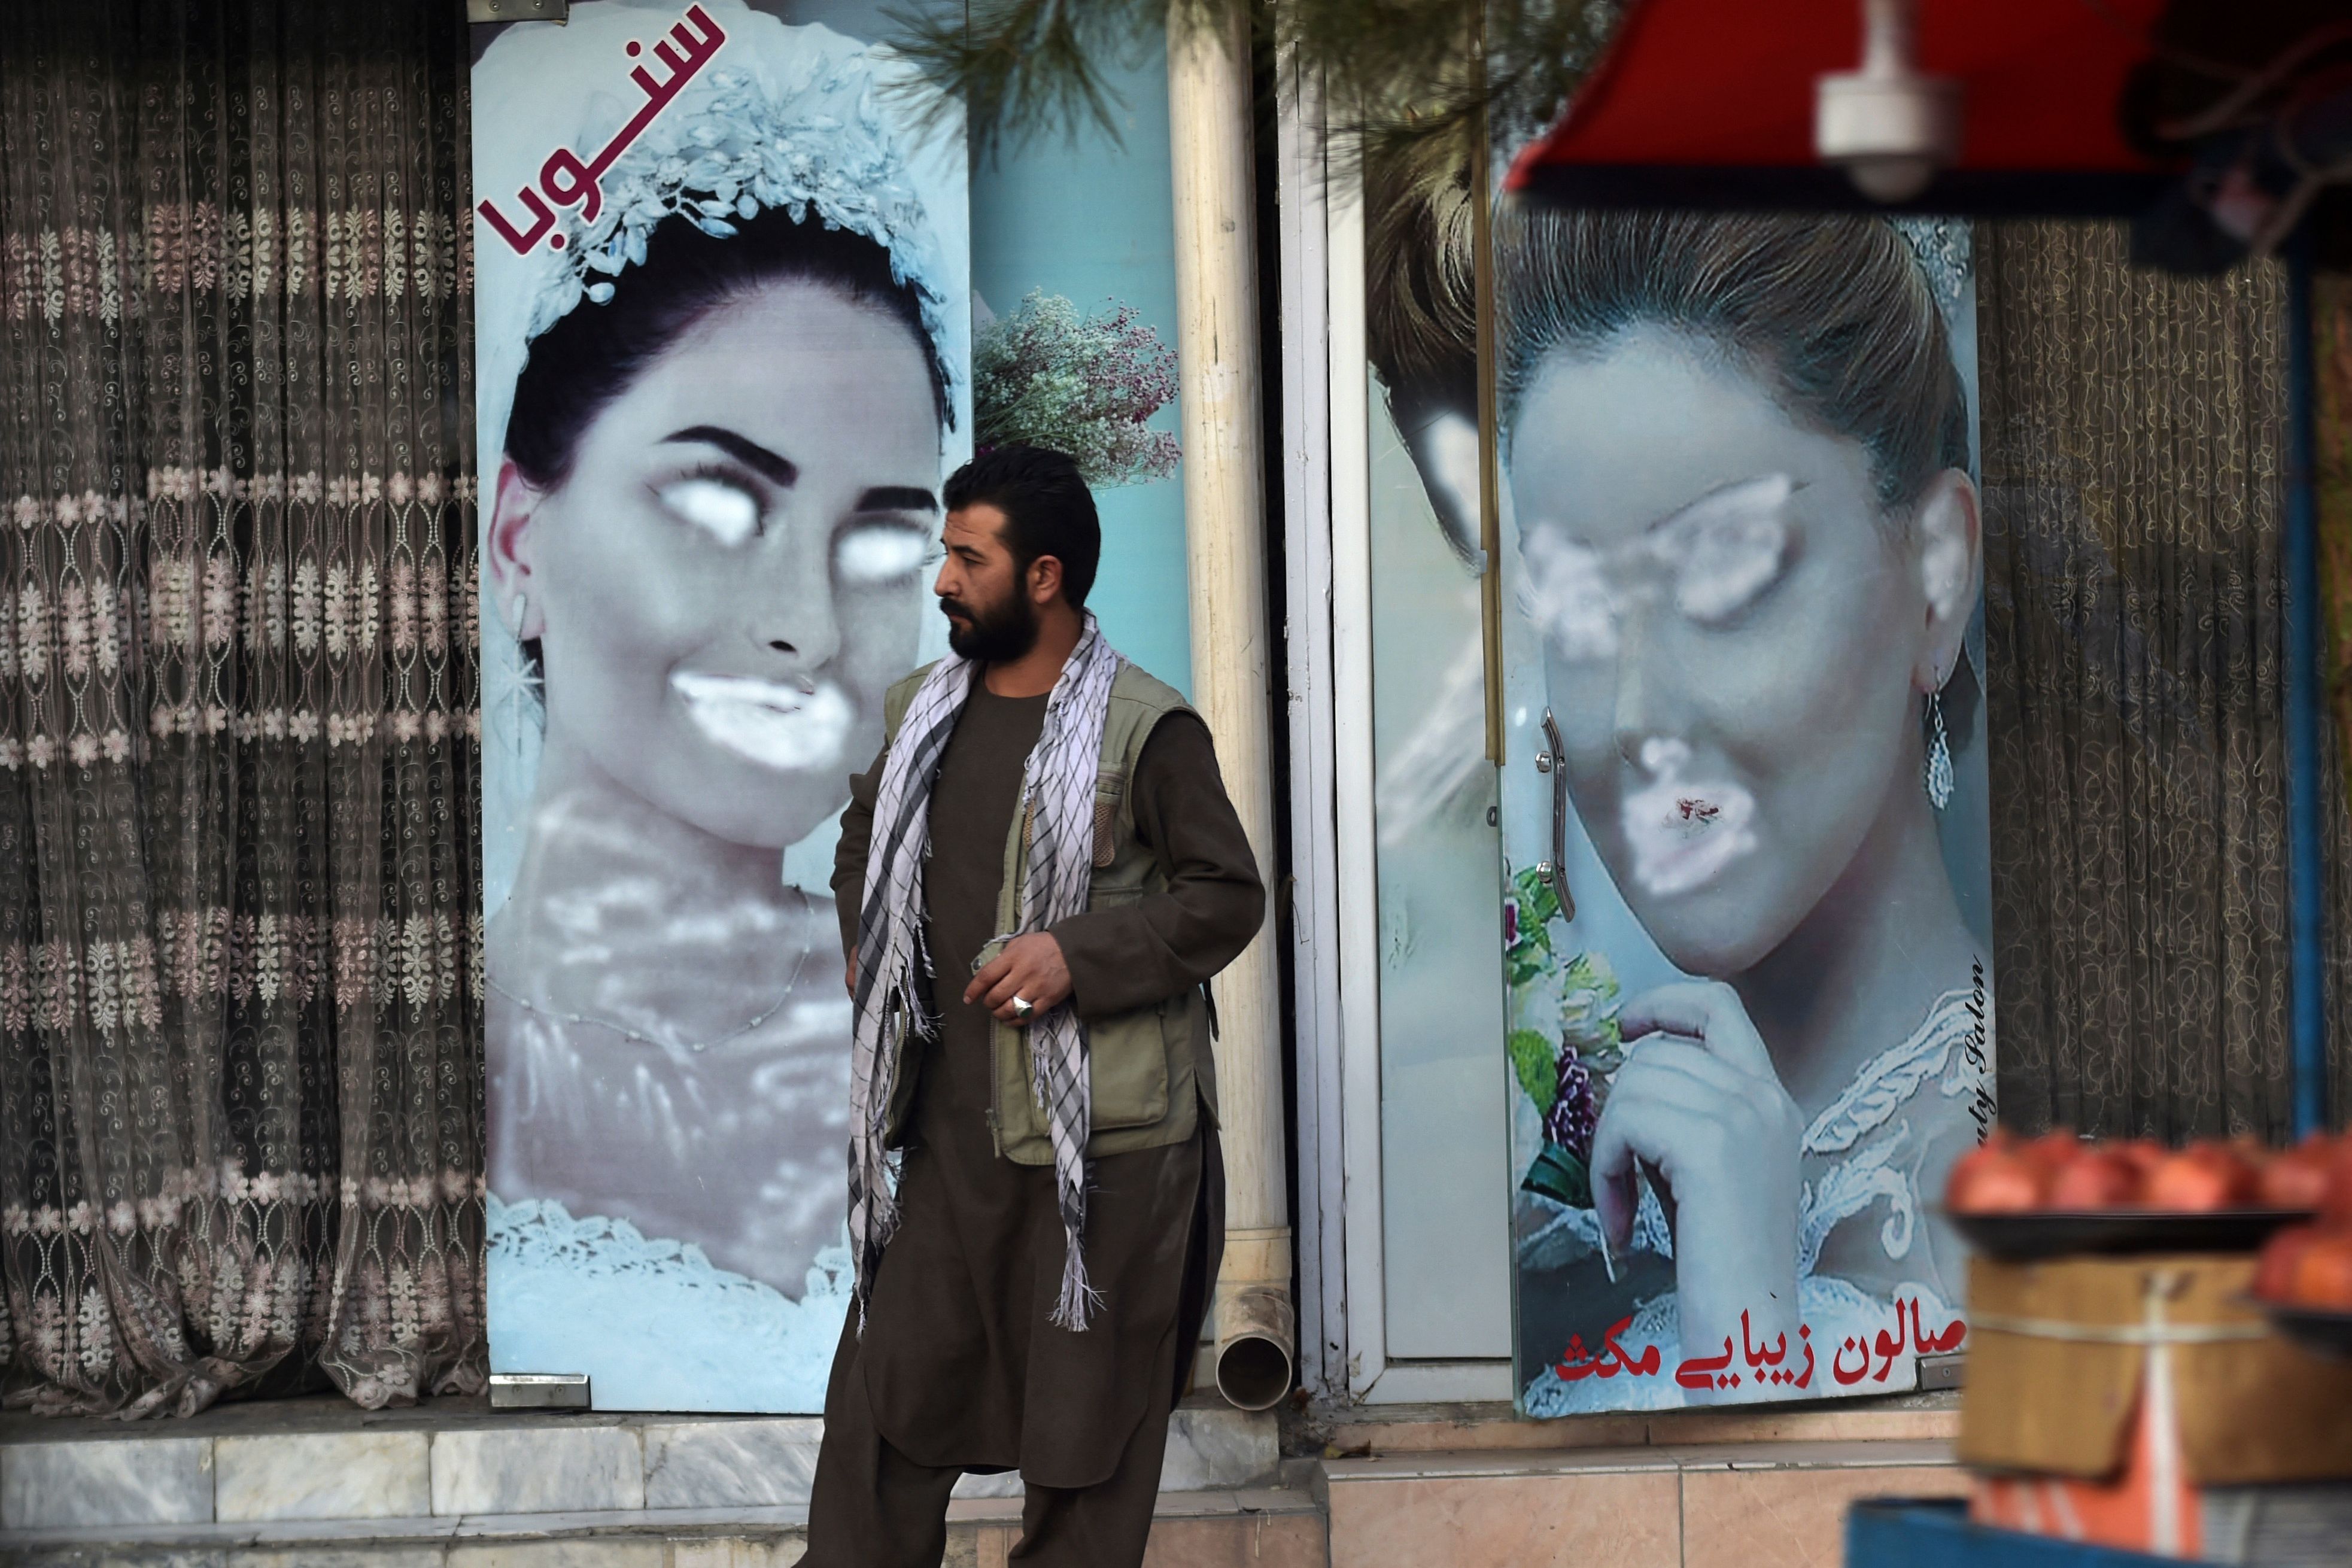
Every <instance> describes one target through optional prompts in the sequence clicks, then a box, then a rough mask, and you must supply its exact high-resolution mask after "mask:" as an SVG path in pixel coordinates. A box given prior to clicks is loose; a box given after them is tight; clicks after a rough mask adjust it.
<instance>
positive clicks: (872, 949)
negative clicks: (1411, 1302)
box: [803, 447, 1265, 1568]
mask: <svg viewBox="0 0 2352 1568" xmlns="http://www.w3.org/2000/svg"><path fill="white" fill-rule="evenodd" d="M946 502H947V526H946V531H945V541H944V542H945V544H946V547H947V560H946V563H945V564H944V565H943V566H941V568H940V575H939V581H938V583H937V584H935V586H934V592H936V593H937V594H938V595H939V597H940V609H941V610H943V611H944V612H945V613H946V615H947V616H948V622H949V626H950V632H949V646H950V647H951V648H952V649H953V650H954V652H953V655H952V656H951V657H950V658H945V659H942V660H940V662H939V663H938V664H935V665H932V666H930V667H929V668H927V669H923V670H918V671H917V672H915V673H914V674H913V675H910V676H908V678H907V679H905V680H902V681H900V682H899V683H898V685H897V686H895V687H893V688H892V689H891V690H890V693H889V696H888V698H887V701H886V704H885V710H884V721H885V727H884V735H885V740H884V743H883V750H882V754H881V755H880V756H879V757H877V759H876V760H875V763H874V765H873V767H872V768H871V769H869V770H868V771H867V772H866V773H864V774H862V775H860V776H858V777H857V778H856V779H854V780H853V781H852V795H851V800H850V805H849V808H848V809H847V811H845V813H844V814H843V816H842V832H841V844H840V848H839V849H838V851H837V852H836V854H835V860H834V875H833V888H834V893H835V897H836V898H837V899H838V900H839V902H840V910H841V919H842V941H843V945H844V947H845V949H846V950H847V952H848V955H849V974H848V982H849V988H850V992H851V994H852V996H853V997H854V998H855V1002H856V1013H857V1026H856V1047H855V1050H854V1056H853V1060H852V1066H851V1112H850V1137H851V1149H850V1245H851V1247H852V1248H853V1250H854V1251H855V1252H856V1256H857V1281H858V1308H857V1309H856V1310H853V1311H852V1313H851V1315H850V1321H849V1324H848V1326H847V1328H846V1330H845V1331H844V1333H843V1335H842V1341H841V1348H840V1351H839V1352H838V1353H837V1354H836V1356H835V1361H834V1367H833V1378H832V1382H831V1384H830V1386H829V1387H828V1389H827V1391H826V1394H825V1411H824V1447H823V1449H822V1450H821V1452H820V1455H819V1458H818V1461H817V1474H816V1485H815V1493H814V1499H813V1500H812V1503H811V1507H810V1517H809V1551H808V1555H807V1556H806V1557H805V1558H804V1559H803V1565H804V1568H900V1565H902V1564H903V1565H906V1568H914V1565H916V1564H921V1565H923V1568H931V1565H933V1564H936V1563H939V1561H940V1557H941V1555H942V1553H943V1552H944V1550H945V1546H946V1539H947V1527H946V1512H947V1505H948V1493H949V1490H950V1488H952V1487H953V1486H954V1484H955V1482H956V1479H957V1478H958V1477H959V1476H960V1475H961V1474H962V1473H963V1472H964V1471H966V1470H977V1471H983V1472H985V1471H1001V1470H1008V1469H1018V1470H1019V1471H1020V1472H1021V1476H1022V1479H1023V1481H1024V1485H1025V1488H1026V1493H1027V1499H1026V1502H1025V1503H1024V1509H1023V1514H1022V1525H1023V1533H1022V1541H1021V1544H1020V1545H1018V1546H1017V1547H1015V1548H1014V1549H1013V1554H1014V1555H1015V1556H1016V1557H1018V1558H1020V1559H1021V1560H1022V1561H1024V1562H1031V1563H1040V1564H1056V1565H1066V1568H1128V1565H1132V1564H1137V1563H1141V1561H1142V1559H1143V1550H1144V1542H1145V1540H1146V1538H1147V1537H1148V1536H1149V1534H1150V1528H1151V1511H1152V1501H1153V1499H1154V1498H1155V1497H1156V1496H1157V1494H1158V1491H1159V1483H1160V1458H1161V1450H1162V1449H1163V1447H1165V1445H1166V1442H1167V1436H1168V1413H1169V1409H1170V1407H1171V1405H1173V1403H1174V1402H1175V1400H1176V1398H1177V1396H1178V1395H1179V1394H1181V1391H1182V1388H1183V1385H1184V1382H1185V1379H1186V1375H1187V1373H1189V1372H1190V1370H1191V1365H1192V1353H1193V1346H1194V1343H1195V1342H1196V1341H1197V1340H1198V1338H1199V1336H1200V1327H1201V1319H1202V1313H1203V1311H1204V1310H1205V1308H1206V1303H1207V1300H1208V1294H1209V1291H1210V1289H1211V1287H1212V1285H1213V1283H1214V1280H1215V1277H1216V1269H1217V1262H1218V1258H1219V1256H1220V1254H1221V1253H1222V1250H1223V1163H1222V1159H1221V1156H1220V1153H1219V1151H1218V1146H1217V1136H1216V1117H1215V1109H1216V1085H1215V1068H1214V1063H1213V1060H1212V1058H1211V1055H1210V1036H1211V1032H1212V1027H1213V1023H1212V1020H1213V1012H1212V1009H1211V1006H1210V1004H1209V1000H1208V995H1207V992H1206V983H1207V981H1208V979H1209V977H1210V976H1212V975H1213V974H1214V973H1217V971H1219V970H1220V969H1222V968H1223V967H1224V966H1225V965H1226V964H1227V963H1231V962H1232V961H1233V959H1234V956H1235V955H1236V954H1238V953H1239V952H1241V950H1242V948H1243V947H1244V945H1246V944H1247V942H1249V939H1250V938H1251V936H1252V935H1253V934H1254V933H1255V931H1256V930H1257V927H1258V922H1259V921H1260V919H1261V918H1262V917H1263V915H1264V911H1265V891H1264V889H1263V888H1262V887H1261V885H1260V883H1259V880H1258V876H1257V871H1256V866H1255V858H1254V857H1253V856H1252V854H1251V851H1250V846H1249V841H1248V839H1247V838H1246V837H1244V834H1243V832H1242V826H1241V823H1240V820H1239V819H1238V818H1237V817H1236V816H1235V815H1234V808H1233V805H1232V803H1231V802H1230V801H1229V800H1227V798H1226V796H1225V792H1224V786H1223V783H1222V781H1221V780H1220V779H1219V777H1218V773H1217V761H1216V756H1215V753H1214V752H1213V750H1212V749H1211V746H1210V742H1209V731H1208V729H1207V727H1206V726H1205V725H1204V724H1202V721H1201V720H1200V718H1199V716H1198V715H1196V714H1195V713H1193V711H1192V710H1191V709H1190V708H1188V707H1186V706H1185V705H1184V701H1183V699H1182V698H1181V697H1180V696H1179V695H1178V694H1177V693H1176V692H1175V691H1173V690H1171V689H1169V688H1168V687H1166V686H1164V685H1162V684H1160V682H1159V681H1157V680H1154V679H1151V678H1150V676H1148V675H1146V674H1144V673H1143V672H1142V671H1141V670H1139V669H1138V668H1135V667H1134V666H1133V665H1130V664H1129V663H1128V662H1127V661H1126V660H1125V659H1123V658H1120V657H1119V656H1118V653H1117V652H1116V651H1114V650H1113V649H1112V647H1110V645H1109V644H1108V642H1107V641H1105V640H1104V638H1103V636H1102V633H1101V631H1100V630H1099V629H1098V628H1097V626H1096V624H1095V620H1094V617H1093V616H1090V615H1088V614H1087V610H1086V598H1087V589H1088V588H1090V587H1091V586H1092V585H1093V584H1094V578H1095V567H1096V563H1097V559H1098V558H1099V556H1100V554H1101V542H1102V532H1101V528H1100V525H1099V523H1098V522H1097V519H1096V515H1095V504H1094V499H1093V497H1092V496H1090V495H1089V494H1088V493H1087V488H1086V484H1085V481H1084V480H1082V479H1080V478H1079V477H1078V473H1077V469H1076V465H1075V464H1073V463H1072V462H1071V460H1070V459H1069V458H1066V457H1064V456H1062V455H1061V454H1060V453H1058V452H1049V451H1045V450H1043V449H1041V448H1037V447H1003V448H999V449H997V450H995V451H992V452H990V453H988V454H987V455H985V456H983V457H981V458H975V459H974V460H973V461H971V462H970V463H968V464H966V465H965V466H964V467H963V468H961V469H959V470H958V471H957V472H956V473H955V474H954V476H953V477H951V478H950V479H949V480H948V483H947V489H946ZM893 1152H896V1154H897V1157H898V1160H900V1161H901V1162H903V1163H902V1167H901V1169H900V1171H899V1173H898V1179H897V1180H896V1181H895V1183H894V1182H893V1180H892V1179H891V1175H890V1170H889V1163H890V1161H891V1158H892V1155H893ZM861 1318H862V1320H863V1329H862V1331H861V1326H860V1320H861Z"/></svg>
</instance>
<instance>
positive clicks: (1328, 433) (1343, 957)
mask: <svg viewBox="0 0 2352 1568" xmlns="http://www.w3.org/2000/svg"><path fill="white" fill-rule="evenodd" d="M1293 72H1294V73H1295V68H1293ZM1284 87H1285V89H1286V90H1285V91H1284V92H1283V93H1282V100H1283V101H1282V102H1281V104H1280V106H1279V115H1278V120H1277V131H1276V135H1277V138H1278V140H1277V157H1278V163H1279V169H1280V189H1279V191H1278V194H1277V205H1278V212H1279V216H1278V222H1279V234H1280V245H1281V290H1282V299H1281V308H1282V351H1281V359H1282V366H1281V372H1282V399H1283V401H1282V407H1283V421H1282V424H1283V432H1284V440H1283V453H1282V464H1283V473H1282V482H1283V490H1284V505H1283V519H1284V524H1283V526H1284V534H1285V540H1284V544H1285V549H1284V560H1285V567H1286V581H1285V584H1284V595H1285V616H1286V633H1287V638H1286V640H1287V647H1288V652H1289V668H1288V671H1287V676H1288V681H1287V692H1286V696H1287V701H1286V710H1287V717H1288V721H1289V732H1290V770H1289V773H1290V777H1289V790H1290V835H1291V846H1290V847H1291V868H1292V873H1293V876H1294V879H1295V881H1294V887H1293V890H1292V894H1291V942H1292V951H1291V961H1292V963H1291V974H1292V1005H1293V1010H1294V1016H1295V1019H1296V1037H1297V1052H1298V1061H1297V1079H1298V1129H1297V1158H1298V1173H1299V1179H1298V1184H1299V1203H1298V1217H1297V1229H1298V1258H1299V1279H1298V1307H1299V1323H1300V1334H1299V1337H1300V1340H1301V1343H1300V1345H1299V1360H1300V1365H1299V1371H1300V1374H1301V1377H1302V1379H1303V1381H1304V1382H1305V1383H1306V1384H1307V1386H1308V1387H1309V1388H1311V1389H1313V1390H1315V1391H1316V1392H1317V1393H1318V1394H1321V1395H1323V1396H1325V1397H1327V1398H1346V1399H1351V1400H1354V1401H1358V1402H1360V1403H1367V1404H1399V1403H1418V1402H1432V1401H1441V1400H1502V1399H1508V1398H1509V1397H1510V1396H1511V1378H1510V1366H1509V1363H1507V1362H1506V1361H1500V1360H1489V1359H1464V1360H1460V1361H1409V1362H1408V1361H1391V1360H1390V1359H1389V1356H1388V1353H1387V1310H1386V1306H1387V1300H1386V1259H1385V1257H1384V1250H1385V1240H1384V1231H1383V1225H1382V1211H1381V1055H1380V1041H1381V1027H1380V1024H1381V1020H1380V963H1379V957H1380V955H1379V912H1378V911H1379V900H1378V893H1379V882H1378V869H1377V866H1376V864H1375V861H1374V845H1375V843H1376V838H1375V835H1374V823H1373V815H1372V809H1373V808H1372V784H1373V766H1374V758H1373V750H1372V639H1371V634H1372V627H1371V540H1370V512H1371V495H1370V487H1371V469H1370V436H1371V410H1370V401H1369V387H1368V384H1367V374H1366V370H1367V363H1368V362H1367V358H1366V345H1365V321H1364V303H1365V301H1364V225H1363V210H1362V205H1361V202H1360V199H1359V192H1358V190H1357V188H1356V182H1355V180H1354V179H1353V178H1352V176H1351V172H1350V171H1349V170H1348V169H1347V168H1345V167H1344V166H1341V165H1335V164H1332V163H1328V161H1327V160H1326V157H1325V154H1324V141H1323V135H1322V121H1321V103H1320V99H1319V96H1318V93H1317V91H1316V84H1315V83H1313V82H1311V81H1307V80H1305V79H1300V78H1298V77H1297V75H1296V74H1292V73H1286V80H1285V82H1284ZM1496 962H1497V963H1500V957H1499V955H1498V956H1497V959H1496Z"/></svg>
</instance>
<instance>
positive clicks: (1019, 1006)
mask: <svg viewBox="0 0 2352 1568" xmlns="http://www.w3.org/2000/svg"><path fill="white" fill-rule="evenodd" d="M1036 1011H1037V1004H1035V1003H1034V1002H1032V1001H1031V1000H1029V998H1028V997H1026V996H1015V997H1014V998H1013V1022H1014V1023H1016V1024H1025V1023H1027V1022H1028V1021H1029V1018H1030V1015H1032V1014H1034V1013H1035V1012H1036Z"/></svg>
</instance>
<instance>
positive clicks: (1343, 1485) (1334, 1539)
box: [1330, 1470, 1682, 1568]
mask: <svg viewBox="0 0 2352 1568" xmlns="http://www.w3.org/2000/svg"><path fill="white" fill-rule="evenodd" d="M1679 1485H1680V1478H1679V1477H1677V1476H1676V1475H1675V1472H1674V1471H1672V1470H1622V1471H1570V1472H1563V1473H1559V1474H1553V1475H1521V1476H1465V1477H1459V1478H1430V1479H1396V1480H1388V1479H1351V1480H1346V1481H1341V1480H1339V1479H1334V1480H1333V1482H1332V1485H1331V1564H1330V1568H1432V1565H1433V1564H1439V1563H1465V1564H1466V1563H1507V1564H1509V1565H1510V1568H1591V1565H1592V1564H1596V1563H1606V1564H1608V1565H1609V1568H1682V1532H1681V1518H1680V1512H1681V1509H1680V1501H1681V1500H1680V1496H1679Z"/></svg>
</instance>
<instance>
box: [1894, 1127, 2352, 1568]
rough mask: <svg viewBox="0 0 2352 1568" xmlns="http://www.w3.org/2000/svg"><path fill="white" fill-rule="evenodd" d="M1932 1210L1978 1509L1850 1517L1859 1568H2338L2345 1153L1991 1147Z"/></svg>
mask: <svg viewBox="0 0 2352 1568" xmlns="http://www.w3.org/2000/svg"><path fill="white" fill-rule="evenodd" d="M1946 1207H1947V1212H1948V1215H1949V1217H1950V1218H1951V1221H1952V1223H1953V1224H1954V1226H1956V1227H1958V1229H1959V1231H1960V1232H1961V1234H1962V1235H1963V1236H1965V1237H1967V1238H1968V1240H1969V1245H1970V1247H1972V1249H1973V1252H1974V1256H1973V1257H1972V1258H1971V1260H1970V1268H1969V1373H1968V1386H1967V1392H1966V1394H1964V1395H1963V1399H1962V1405H1961V1419H1960V1438H1959V1456H1960V1458H1961V1459H1962V1461H1963V1462H1964V1463H1966V1464H1968V1465H1969V1467H1970V1468H1971V1469H1972V1471H1973V1472H1974V1475H1973V1485H1972V1492H1971V1496H1970V1499H1969V1502H1968V1504H1967V1505H1966V1507H1965V1509H1964V1510H1962V1509H1958V1508H1953V1507H1947V1508H1941V1509H1938V1508H1933V1507H1920V1506H1910V1507H1905V1506H1901V1505H1894V1504H1887V1505H1870V1506H1866V1507H1864V1508H1860V1509H1857V1510H1855V1512H1854V1514H1853V1518H1852V1520H1851V1521H1849V1526H1848V1561H1849V1563H1852V1564H1853V1565H1854V1568H1874V1565H1876V1564H1880V1563H1895V1562H1902V1563H1995V1562H1999V1563H2020V1562H2040V1561H2047V1562H2050V1563H2053V1565H2054V1564H2058V1563H2068V1564H2083V1563H2105V1562H2114V1563H2123V1562H2129V1561H2135V1560H2137V1561H2147V1560H2150V1559H2162V1558H2171V1559H2183V1558H2186V1559H2194V1560H2198V1561H2204V1562H2216V1563H2241V1564H2249V1565H2253V1564H2259V1565H2262V1568H2306V1565H2307V1568H2318V1565H2320V1564H2324V1563H2326V1564H2340V1563H2346V1562H2347V1561H2352V1137H2345V1136H2341V1135H2331V1134H2328V1133H2325V1132H2319V1133H2314V1134H2312V1135H2311V1136H2310V1137H2308V1138H2306V1139H2305V1141H2304V1142H2301V1143H2299V1144H2297V1145H2295V1146H2294V1147H2293V1148H2290V1149H2284V1150H2273V1149H2269V1148H2265V1147H2263V1146H2262V1145H2261V1144H2259V1143H2254V1142H2247V1141H2242V1140H2241V1141H2233V1142H2199V1143H2193V1144H2190V1145H2189V1146H2188V1147H2186V1148H2181V1149H2168V1148H2165V1147H2163V1146H2162V1145H2159V1144H2157V1143H2154V1142H2147V1141H2145V1140H2129V1141H2121V1142H2095V1141H2087V1140H2083V1139H2078V1138H2076V1137H2075V1136H2074V1134H2073V1133H2071V1132H2067V1131H2055V1132H2051V1133H2047V1134H2045V1135H2043V1136H2042V1137H2038V1138H2032V1139H2025V1138H2019V1137H2015V1136H2013V1135H2011V1134H2009V1133H2007V1132H2004V1131H1999V1130H1996V1131H1994V1132H1993V1134H1992V1135H1991V1137H1990V1138H1989V1139H1988V1140H1987V1141H1986V1142H1984V1143H1983V1144H1982V1145H1981V1146H1980V1147H1979V1148H1978V1149H1976V1150H1975V1151H1973V1152H1970V1153H1969V1154H1968V1155H1966V1156H1964V1157H1963V1158H1962V1159H1961V1160H1960V1161H1959V1162H1958V1163H1957V1164H1956V1165H1955V1166H1954V1167H1953V1171H1952V1176H1951V1183H1950V1186H1949V1190H1948V1194H1947V1204H1946ZM2027 1538H2031V1539H2030V1541H2029V1540H2028V1539H2027Z"/></svg>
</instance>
